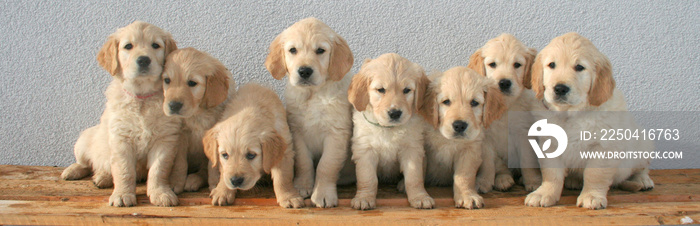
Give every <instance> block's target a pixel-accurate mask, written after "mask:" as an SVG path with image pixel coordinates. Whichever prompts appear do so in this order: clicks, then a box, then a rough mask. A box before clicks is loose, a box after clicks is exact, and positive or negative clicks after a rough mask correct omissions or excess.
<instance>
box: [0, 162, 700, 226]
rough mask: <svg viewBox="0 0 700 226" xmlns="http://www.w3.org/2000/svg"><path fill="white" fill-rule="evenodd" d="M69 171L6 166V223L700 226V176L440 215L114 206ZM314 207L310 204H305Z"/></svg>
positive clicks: (440, 204)
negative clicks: (596, 205)
mask: <svg viewBox="0 0 700 226" xmlns="http://www.w3.org/2000/svg"><path fill="white" fill-rule="evenodd" d="M62 170H63V168H61V167H47V166H11V165H4V166H0V224H34V225H36V224H52V225H57V224H60V225H65V224H87V225H94V224H99V223H111V224H169V223H175V224H200V223H214V224H234V223H235V224H274V225H279V224H284V225H292V224H297V225H301V224H303V225H322V224H323V225H326V224H338V223H343V224H352V225H367V224H382V225H405V224H429V225H435V224H473V223H476V224H508V225H511V224H542V223H544V224H577V225H578V224H597V225H600V224H637V225H650V224H680V223H681V220H680V219H681V218H684V217H686V216H688V217H690V218H691V219H693V220H694V222H695V223H698V221H700V169H684V170H653V171H652V172H651V174H652V179H653V180H654V182H655V183H656V187H655V188H654V189H653V190H651V191H646V192H637V193H631V192H625V191H620V190H611V191H610V192H609V194H608V208H607V209H604V210H587V209H582V208H578V207H576V206H575V203H576V197H577V196H578V194H579V191H571V190H564V192H563V194H562V198H561V201H559V204H558V205H557V206H554V207H549V208H535V207H526V206H524V205H523V202H524V199H525V196H526V195H527V192H526V191H524V190H523V188H522V187H521V186H515V187H513V188H512V189H511V191H508V192H495V191H494V192H490V193H488V194H484V195H483V196H484V201H485V203H486V207H485V208H483V209H478V210H464V209H456V208H454V207H453V201H452V188H450V187H438V188H435V187H430V188H428V193H430V194H431V195H432V196H433V198H435V201H436V204H437V208H435V209H432V210H417V209H413V208H410V207H409V206H408V202H407V201H406V199H405V194H401V193H398V192H397V191H396V189H395V188H394V187H392V186H381V187H380V189H379V192H378V200H377V206H378V208H377V209H375V210H369V211H358V210H353V209H352V208H350V207H349V205H350V200H351V199H352V197H353V196H354V195H355V187H354V186H346V187H340V188H338V193H339V194H338V195H339V198H340V201H339V202H340V207H337V208H331V209H320V208H315V207H314V208H311V207H307V208H303V209H283V208H281V207H279V206H278V205H277V203H276V201H275V198H274V194H273V192H272V189H271V188H269V187H258V188H255V189H253V190H252V191H248V192H242V193H239V194H238V196H237V199H236V203H235V205H233V206H226V207H219V206H211V200H210V199H209V190H208V189H206V188H204V189H201V190H200V191H199V192H191V193H183V194H181V195H179V196H178V197H179V198H180V206H176V207H157V206H152V205H150V204H149V202H148V198H147V197H146V195H145V194H146V187H145V185H144V184H139V185H138V186H137V189H136V193H137V198H138V201H139V205H138V206H136V207H130V208H117V207H109V206H107V199H108V198H109V195H110V194H111V192H112V189H98V188H96V187H95V186H94V185H93V184H92V181H90V180H89V179H85V180H80V181H62V180H60V179H59V175H60V174H61V171H62ZM306 204H307V206H308V205H310V201H309V200H308V199H307V200H306Z"/></svg>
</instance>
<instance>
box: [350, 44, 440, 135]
mask: <svg viewBox="0 0 700 226" xmlns="http://www.w3.org/2000/svg"><path fill="white" fill-rule="evenodd" d="M429 84H430V80H428V78H427V77H426V76H425V73H424V71H423V68H421V67H420V66H419V65H418V64H416V63H413V62H411V61H408V60H407V59H406V58H403V57H401V56H399V55H398V54H395V53H387V54H384V55H381V56H379V57H378V58H377V59H373V60H366V61H365V63H364V64H363V65H362V68H361V69H360V72H359V73H357V74H356V75H355V76H354V77H353V78H352V83H351V84H350V88H349V90H348V99H349V100H350V102H351V103H352V104H353V106H354V107H355V109H356V110H357V111H364V110H365V109H366V108H367V105H369V106H370V107H371V109H372V114H374V117H375V118H376V119H377V122H378V123H379V124H380V125H382V126H396V125H402V124H404V123H406V122H407V121H408V120H409V119H410V118H411V116H412V115H413V113H414V112H419V113H420V114H421V115H423V117H426V119H431V118H432V116H431V114H432V113H431V112H430V110H429V107H428V106H429V105H430V103H426V100H428V99H426V96H427V93H428V92H427V91H428V86H429Z"/></svg>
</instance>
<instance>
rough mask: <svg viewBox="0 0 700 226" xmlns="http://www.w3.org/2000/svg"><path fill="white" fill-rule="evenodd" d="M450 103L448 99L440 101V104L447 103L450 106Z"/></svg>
mask: <svg viewBox="0 0 700 226" xmlns="http://www.w3.org/2000/svg"><path fill="white" fill-rule="evenodd" d="M451 103H452V102H451V101H450V99H447V100H444V101H442V104H444V105H447V106H450V104H451Z"/></svg>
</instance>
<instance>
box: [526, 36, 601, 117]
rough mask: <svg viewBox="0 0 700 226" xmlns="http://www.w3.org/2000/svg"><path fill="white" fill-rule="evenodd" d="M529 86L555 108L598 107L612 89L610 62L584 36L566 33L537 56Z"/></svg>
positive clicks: (538, 96) (555, 39)
mask: <svg viewBox="0 0 700 226" xmlns="http://www.w3.org/2000/svg"><path fill="white" fill-rule="evenodd" d="M532 87H533V90H534V91H535V92H536V93H537V98H540V99H541V98H543V97H544V98H545V100H546V101H547V103H549V104H550V106H552V107H553V108H554V109H555V110H567V109H580V108H582V107H584V106H587V105H593V106H600V105H601V104H602V103H604V102H605V101H607V100H608V99H609V98H610V97H611V96H612V93H613V91H614V89H615V80H613V78H612V66H611V65H610V61H609V60H608V58H607V57H605V55H603V54H602V53H601V52H600V51H598V49H597V48H596V47H595V46H594V45H593V43H591V42H590V41H589V40H588V39H586V38H585V37H583V36H581V35H579V34H576V33H567V34H564V35H562V36H559V37H557V38H554V39H553V40H552V41H551V42H550V43H549V44H548V45H547V46H546V47H545V48H544V49H542V51H541V52H540V53H539V54H538V55H537V57H536V59H535V63H534V64H533V69H532Z"/></svg>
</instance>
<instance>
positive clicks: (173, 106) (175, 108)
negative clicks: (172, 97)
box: [168, 101, 182, 113]
mask: <svg viewBox="0 0 700 226" xmlns="http://www.w3.org/2000/svg"><path fill="white" fill-rule="evenodd" d="M168 107H170V111H171V112H173V113H178V112H180V109H182V102H177V101H172V102H170V103H169V104H168Z"/></svg>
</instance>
